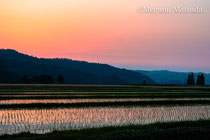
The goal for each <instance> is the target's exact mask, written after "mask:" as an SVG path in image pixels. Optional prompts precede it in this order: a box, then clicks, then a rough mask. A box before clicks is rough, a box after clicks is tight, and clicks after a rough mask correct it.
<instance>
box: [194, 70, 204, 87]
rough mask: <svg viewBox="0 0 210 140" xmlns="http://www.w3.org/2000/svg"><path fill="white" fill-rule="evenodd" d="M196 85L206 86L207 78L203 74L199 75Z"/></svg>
mask: <svg viewBox="0 0 210 140" xmlns="http://www.w3.org/2000/svg"><path fill="white" fill-rule="evenodd" d="M196 85H205V78H204V75H203V73H202V74H201V75H198V78H197V82H196Z"/></svg>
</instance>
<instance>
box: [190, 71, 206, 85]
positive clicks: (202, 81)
mask: <svg viewBox="0 0 210 140" xmlns="http://www.w3.org/2000/svg"><path fill="white" fill-rule="evenodd" d="M194 77H195V76H194V73H191V74H189V75H188V78H187V85H205V77H204V74H203V73H201V74H199V75H198V76H197V80H196V82H195V78H194Z"/></svg>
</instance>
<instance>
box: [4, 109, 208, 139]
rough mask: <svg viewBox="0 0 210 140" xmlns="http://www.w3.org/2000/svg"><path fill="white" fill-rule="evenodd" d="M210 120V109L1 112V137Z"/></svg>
mask: <svg viewBox="0 0 210 140" xmlns="http://www.w3.org/2000/svg"><path fill="white" fill-rule="evenodd" d="M199 119H210V106H180V107H179V106H176V107H169V106H163V107H94V108H71V109H26V110H0V134H1V135H3V134H15V133H20V132H31V133H48V132H52V131H53V130H68V129H81V128H90V127H102V126H122V125H130V124H148V123H154V122H168V121H183V120H199Z"/></svg>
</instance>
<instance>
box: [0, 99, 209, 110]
mask: <svg viewBox="0 0 210 140" xmlns="http://www.w3.org/2000/svg"><path fill="white" fill-rule="evenodd" d="M163 105H164V106H183V105H184V106H192V105H210V100H187V101H179V100H175V101H172V100H171V101H170V100H169V101H167V100H166V101H126V102H90V103H46V104H45V103H30V104H3V105H0V109H17V108H18V109H28V108H75V107H111V106H163Z"/></svg>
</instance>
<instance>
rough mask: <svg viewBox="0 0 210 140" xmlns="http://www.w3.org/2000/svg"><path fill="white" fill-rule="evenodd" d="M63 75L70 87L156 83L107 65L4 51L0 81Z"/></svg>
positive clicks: (1, 56)
mask: <svg viewBox="0 0 210 140" xmlns="http://www.w3.org/2000/svg"><path fill="white" fill-rule="evenodd" d="M43 74H44V75H51V76H52V77H53V78H56V77H57V76H58V75H59V74H61V75H63V77H64V78H65V81H66V83H69V84H142V83H143V81H144V80H145V81H146V83H147V84H154V82H153V80H151V79H150V78H149V77H148V76H145V75H142V74H141V73H138V72H134V71H131V70H126V69H119V68H116V67H113V66H110V65H107V64H99V63H88V62H85V61H74V60H70V59H57V58H56V59H44V58H36V57H33V56H29V55H25V54H22V53H19V52H17V51H15V50H10V49H7V50H5V49H0V82H1V83H8V82H18V80H19V79H20V78H21V77H22V76H24V75H27V76H28V77H32V76H34V75H43Z"/></svg>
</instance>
